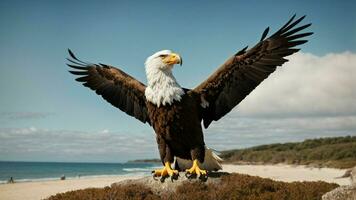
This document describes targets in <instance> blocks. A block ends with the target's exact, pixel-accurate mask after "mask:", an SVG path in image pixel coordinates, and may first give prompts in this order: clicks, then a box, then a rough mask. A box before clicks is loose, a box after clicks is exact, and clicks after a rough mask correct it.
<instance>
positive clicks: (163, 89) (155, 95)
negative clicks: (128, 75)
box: [145, 63, 184, 107]
mask: <svg viewBox="0 0 356 200" xmlns="http://www.w3.org/2000/svg"><path fill="white" fill-rule="evenodd" d="M146 76H147V82H148V86H147V87H146V91H145V96H146V99H147V100H148V101H150V102H151V103H153V104H155V105H156V106H157V107H159V106H160V105H163V106H165V105H167V104H168V105H171V104H172V103H173V101H180V100H181V98H182V95H183V94H184V90H183V89H182V88H181V87H180V85H179V84H178V83H177V81H176V79H175V78H174V76H173V74H172V70H171V67H168V68H165V69H162V68H155V67H150V66H149V64H147V63H146Z"/></svg>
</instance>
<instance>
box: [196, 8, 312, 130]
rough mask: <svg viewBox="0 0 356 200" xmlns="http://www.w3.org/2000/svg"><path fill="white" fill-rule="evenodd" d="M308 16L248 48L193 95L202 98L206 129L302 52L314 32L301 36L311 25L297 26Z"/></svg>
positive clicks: (233, 57) (226, 64) (236, 55)
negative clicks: (295, 54) (307, 37)
mask: <svg viewBox="0 0 356 200" xmlns="http://www.w3.org/2000/svg"><path fill="white" fill-rule="evenodd" d="M304 17H305V16H303V17H301V18H299V19H297V20H295V21H294V18H295V15H294V16H293V17H292V18H291V19H290V20H289V21H288V22H287V23H286V24H285V25H284V26H283V27H282V28H281V29H279V30H278V31H277V32H276V33H274V34H273V35H272V36H270V37H269V38H267V39H265V38H266V36H267V34H268V30H269V28H267V29H266V30H265V31H264V32H263V34H262V38H261V40H260V42H259V43H258V44H256V45H255V46H254V47H253V48H251V49H249V50H247V51H246V49H247V47H246V48H244V49H242V50H241V51H239V52H238V53H236V54H235V55H234V56H232V57H231V58H229V59H228V60H227V61H226V62H225V63H224V64H223V65H222V66H221V67H220V68H219V69H218V70H217V71H216V72H215V73H214V74H212V75H211V76H210V77H209V78H208V79H207V80H205V81H204V82H203V83H201V84H200V85H199V86H198V87H196V88H195V89H194V90H193V91H195V92H196V93H197V94H198V95H200V97H201V101H202V102H201V105H202V107H203V111H202V118H203V122H204V127H205V128H207V127H208V126H209V125H210V123H211V122H212V121H217V120H219V119H220V118H221V117H223V116H224V115H225V114H227V113H228V112H230V111H231V109H233V108H234V107H235V106H236V105H237V104H239V103H240V102H241V101H242V100H243V99H244V98H245V97H246V96H247V95H248V94H250V92H251V91H252V90H254V89H255V88H256V86H258V85H259V84H260V83H261V82H262V81H263V80H264V79H266V78H267V77H268V76H269V75H270V74H271V73H272V72H274V71H275V70H276V67H277V66H281V65H282V64H283V63H285V62H287V61H288V60H287V59H285V57H286V56H289V55H291V54H293V53H295V52H297V51H299V49H297V48H294V47H296V46H298V45H301V44H303V43H305V42H307V40H304V37H306V36H309V35H311V34H313V33H312V32H306V33H300V31H302V30H304V29H305V28H307V27H309V26H310V25H311V24H306V25H303V26H297V25H298V24H299V23H300V22H301V21H302V20H303V19H304Z"/></svg>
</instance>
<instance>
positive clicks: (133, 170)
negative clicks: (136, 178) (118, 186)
mask: <svg viewBox="0 0 356 200" xmlns="http://www.w3.org/2000/svg"><path fill="white" fill-rule="evenodd" d="M156 168H157V167H144V168H140V167H133V168H123V169H122V170H123V171H125V172H150V171H152V170H153V169H156Z"/></svg>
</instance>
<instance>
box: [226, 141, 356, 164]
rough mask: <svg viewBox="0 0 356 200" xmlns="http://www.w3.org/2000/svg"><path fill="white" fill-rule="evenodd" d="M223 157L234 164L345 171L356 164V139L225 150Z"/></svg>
mask: <svg viewBox="0 0 356 200" xmlns="http://www.w3.org/2000/svg"><path fill="white" fill-rule="evenodd" d="M220 156H221V157H222V158H223V159H224V160H225V162H230V163H257V164H260V163H261V164H264V163H272V164H277V163H286V164H303V165H313V166H319V167H333V168H341V169H345V168H351V167H353V166H355V165H356V136H352V137H351V136H347V137H334V138H320V139H312V140H305V141H304V142H298V143H285V144H270V145H262V146H256V147H251V148H247V149H237V150H229V151H224V152H222V154H221V155H220Z"/></svg>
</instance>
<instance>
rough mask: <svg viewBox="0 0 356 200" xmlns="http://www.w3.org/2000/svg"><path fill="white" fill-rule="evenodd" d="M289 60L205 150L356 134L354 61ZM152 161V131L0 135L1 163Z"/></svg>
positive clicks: (1, 131)
mask: <svg viewBox="0 0 356 200" xmlns="http://www.w3.org/2000/svg"><path fill="white" fill-rule="evenodd" d="M289 59H290V62H288V63H286V65H284V66H283V67H281V68H279V69H278V70H277V71H276V72H275V73H273V74H272V75H271V76H270V77H269V78H268V79H267V80H265V81H264V82H263V83H262V84H261V85H260V86H258V87H257V88H256V89H255V90H254V91H253V92H252V93H251V94H250V95H249V96H248V97H247V98H246V99H245V100H244V101H243V102H241V104H240V105H238V107H237V108H235V109H234V110H233V111H232V112H231V113H229V114H228V115H227V116H225V117H224V118H222V119H221V120H220V121H218V122H214V123H213V124H212V125H211V127H209V129H208V130H205V133H206V134H205V140H206V144H207V145H208V146H210V147H212V148H215V149H217V150H225V149H231V148H241V147H248V146H254V145H259V144H268V143H275V142H290V141H301V140H304V139H306V138H315V137H326V136H344V135H356V103H355V99H356V89H355V85H356V54H354V53H350V52H345V53H340V54H328V55H326V56H322V57H318V56H315V55H311V54H306V53H299V54H296V55H294V56H291V57H290V58H289ZM7 116H10V115H8V114H7ZM13 116H26V117H25V118H27V117H29V116H41V115H37V114H34V115H32V114H30V113H29V114H24V115H23V114H20V115H19V114H14V115H13ZM15 118H16V117H15ZM20 118H23V117H20ZM152 157H156V158H157V157H159V156H158V151H157V144H156V141H155V135H154V133H153V131H152V132H145V133H137V134H135V135H132V134H127V133H118V132H115V131H109V130H108V129H104V130H101V131H88V132H83V131H73V130H47V129H41V128H36V127H30V128H8V129H5V128H0V159H1V160H13V159H16V160H55V161H125V160H129V159H133V158H152Z"/></svg>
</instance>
